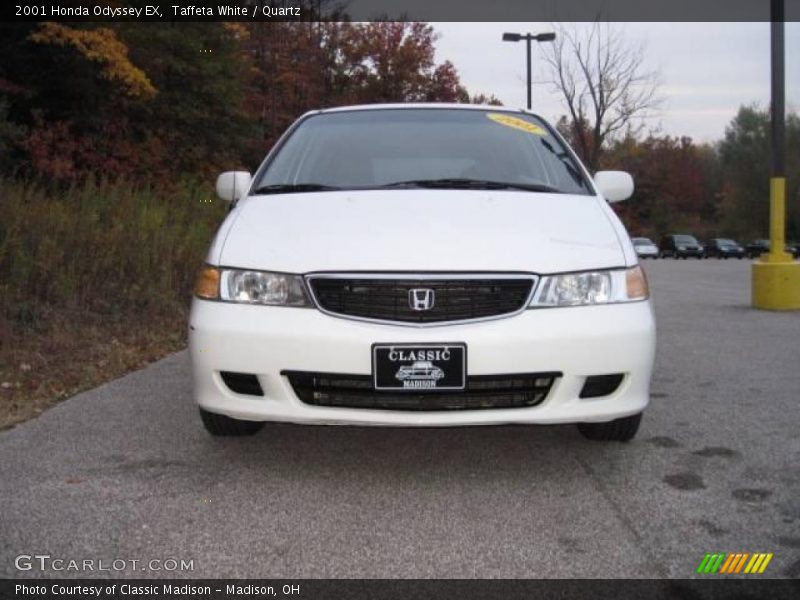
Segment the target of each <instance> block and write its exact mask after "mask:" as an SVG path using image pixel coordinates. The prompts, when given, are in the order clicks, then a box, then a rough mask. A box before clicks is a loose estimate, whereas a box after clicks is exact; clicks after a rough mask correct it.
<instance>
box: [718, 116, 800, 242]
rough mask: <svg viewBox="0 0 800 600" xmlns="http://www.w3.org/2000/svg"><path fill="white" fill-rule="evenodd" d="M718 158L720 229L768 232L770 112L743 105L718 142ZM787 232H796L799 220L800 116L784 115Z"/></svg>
mask: <svg viewBox="0 0 800 600" xmlns="http://www.w3.org/2000/svg"><path fill="white" fill-rule="evenodd" d="M719 153H720V157H721V160H722V173H723V185H722V211H721V219H722V223H723V225H724V227H725V229H726V230H727V231H729V232H731V233H732V234H734V235H737V236H740V237H742V238H748V237H766V236H767V235H768V234H769V179H770V175H771V158H770V157H771V143H770V115H769V112H768V111H766V110H760V109H758V107H756V106H743V107H741V108H740V109H739V112H738V113H737V115H736V116H735V117H734V119H733V120H732V121H731V123H730V124H729V125H728V127H727V128H726V130H725V138H724V139H723V140H722V142H721V143H720V144H719ZM786 153H787V163H786V166H787V174H788V181H787V204H788V216H789V219H788V235H789V237H798V235H799V234H800V231H798V225H799V224H800V218H799V217H800V215H798V211H800V181H798V177H797V174H798V173H800V117H798V115H797V114H794V113H792V114H789V115H788V116H787V119H786Z"/></svg>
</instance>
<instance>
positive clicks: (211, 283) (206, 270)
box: [194, 267, 219, 300]
mask: <svg viewBox="0 0 800 600" xmlns="http://www.w3.org/2000/svg"><path fill="white" fill-rule="evenodd" d="M194 293H195V295H196V296H197V297H198V298H205V299H206V300H217V299H218V298H219V269H215V268H214V267H203V269H202V270H201V271H200V273H199V274H198V275H197V280H196V281H195V282H194Z"/></svg>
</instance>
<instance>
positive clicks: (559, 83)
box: [545, 21, 662, 170]
mask: <svg viewBox="0 0 800 600" xmlns="http://www.w3.org/2000/svg"><path fill="white" fill-rule="evenodd" d="M554 27H555V28H556V30H557V37H556V40H555V42H554V43H553V44H551V45H549V46H548V47H546V49H545V61H546V63H547V64H548V65H549V67H550V70H551V73H552V79H551V82H550V83H551V85H552V86H553V88H554V89H555V90H556V91H557V92H559V93H560V94H561V96H562V98H563V100H564V104H565V106H566V108H567V111H568V112H569V117H570V124H569V125H570V134H571V137H572V139H571V140H570V141H571V142H572V143H573V144H574V145H575V146H577V149H578V151H579V152H580V154H581V157H582V158H583V160H584V161H585V162H586V164H587V166H588V167H589V169H591V170H596V168H597V164H598V162H599V160H600V156H601V153H602V151H603V146H604V144H605V143H606V142H608V141H610V140H612V139H613V138H614V137H616V136H617V135H619V134H620V133H621V132H622V131H626V132H629V133H634V134H635V133H636V132H638V131H640V130H641V128H642V127H643V125H644V123H643V120H644V119H647V118H649V117H652V116H653V114H654V113H655V112H656V111H657V110H658V109H659V108H660V106H661V104H662V102H661V98H660V96H659V94H658V88H659V78H658V73H656V72H651V71H646V70H645V66H644V56H645V46H644V44H630V43H628V41H627V40H626V38H625V37H624V35H623V34H622V32H620V31H619V30H617V29H614V28H613V26H612V25H610V24H609V23H601V22H599V21H598V22H595V23H593V24H592V25H591V27H590V28H589V30H588V31H586V30H585V29H580V28H578V27H577V26H573V27H571V28H569V29H568V28H567V27H564V26H559V25H555V26H554Z"/></svg>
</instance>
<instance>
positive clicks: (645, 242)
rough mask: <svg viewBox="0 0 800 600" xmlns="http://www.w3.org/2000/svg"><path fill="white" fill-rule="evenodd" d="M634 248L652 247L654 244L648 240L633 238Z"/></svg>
mask: <svg viewBox="0 0 800 600" xmlns="http://www.w3.org/2000/svg"><path fill="white" fill-rule="evenodd" d="M632 241H633V245H634V246H652V245H653V242H652V241H651V240H649V239H647V238H633V240H632Z"/></svg>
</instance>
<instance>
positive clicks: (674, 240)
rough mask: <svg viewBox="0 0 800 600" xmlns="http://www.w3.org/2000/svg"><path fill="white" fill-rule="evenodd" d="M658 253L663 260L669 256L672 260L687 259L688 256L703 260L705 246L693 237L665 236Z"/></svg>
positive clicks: (682, 235)
mask: <svg viewBox="0 0 800 600" xmlns="http://www.w3.org/2000/svg"><path fill="white" fill-rule="evenodd" d="M658 252H659V255H660V256H661V258H665V257H667V256H671V257H672V258H686V257H687V256H694V257H695V258H703V256H704V249H703V245H702V244H701V243H700V242H698V241H697V239H696V238H695V237H694V236H693V235H686V234H670V235H665V236H664V237H663V238H661V243H660V244H659V246H658Z"/></svg>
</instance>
